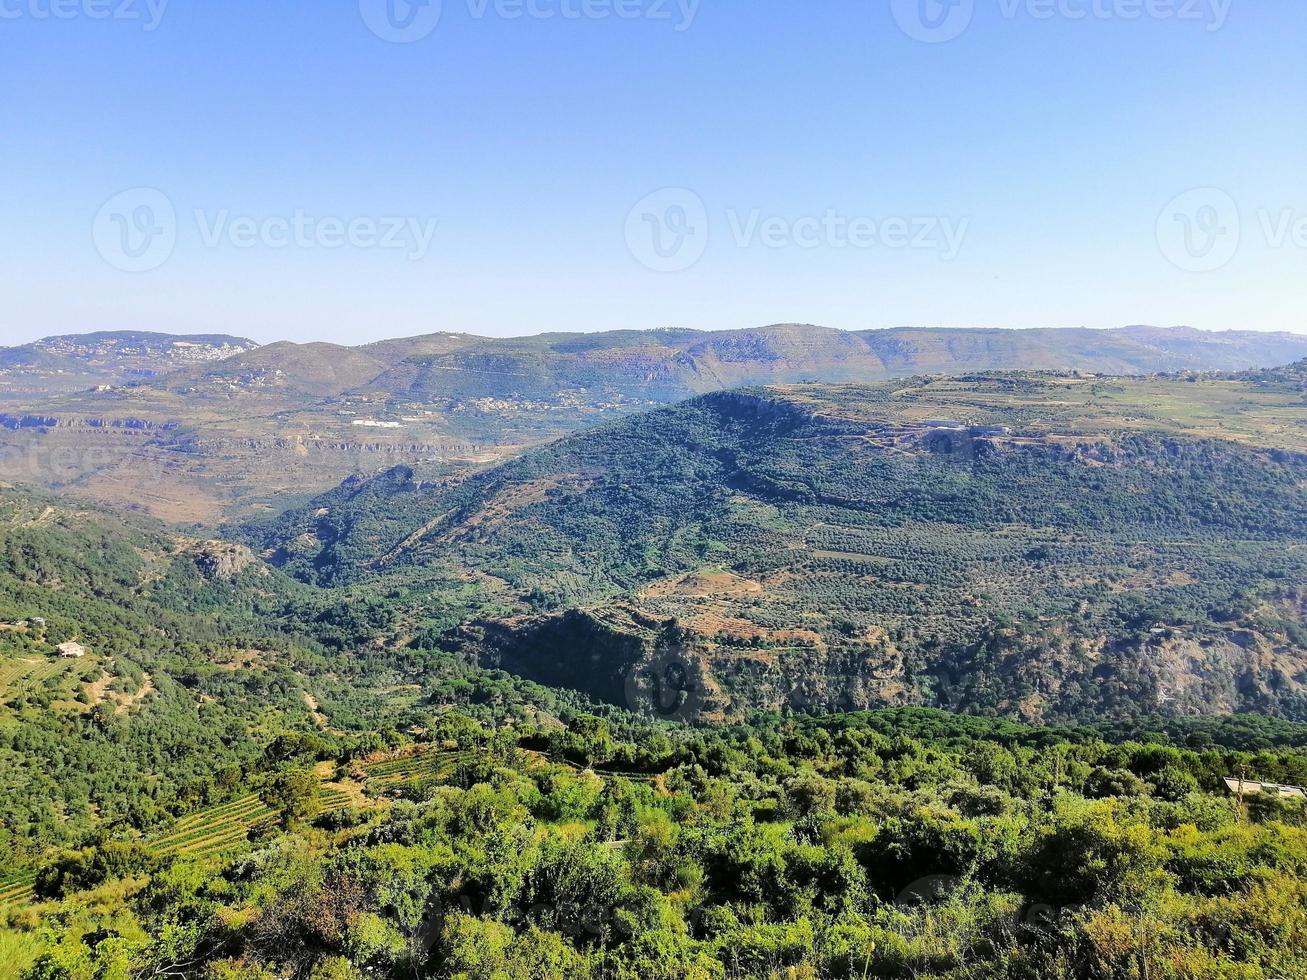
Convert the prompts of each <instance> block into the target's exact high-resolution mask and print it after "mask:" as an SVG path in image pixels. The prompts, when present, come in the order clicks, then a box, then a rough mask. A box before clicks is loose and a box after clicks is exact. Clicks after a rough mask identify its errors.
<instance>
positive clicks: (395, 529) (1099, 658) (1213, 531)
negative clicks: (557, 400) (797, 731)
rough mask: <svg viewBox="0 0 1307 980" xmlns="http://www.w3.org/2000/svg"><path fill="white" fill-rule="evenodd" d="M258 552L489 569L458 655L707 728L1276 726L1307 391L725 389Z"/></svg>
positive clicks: (317, 514)
mask: <svg viewBox="0 0 1307 980" xmlns="http://www.w3.org/2000/svg"><path fill="white" fill-rule="evenodd" d="M249 533H250V536H249V538H248V540H249V541H250V543H251V544H252V545H254V547H255V548H256V549H257V550H260V551H262V552H264V553H265V555H266V556H267V557H268V558H269V559H270V560H272V561H273V562H274V563H275V564H278V565H281V566H282V567H284V568H285V569H286V570H287V571H289V572H291V573H292V574H294V575H296V576H298V577H300V578H303V579H305V580H308V581H313V582H317V583H319V584H329V585H334V584H342V583H362V584H361V585H360V586H359V587H360V588H363V587H365V586H366V585H367V583H369V582H374V583H376V587H381V588H385V587H387V583H396V582H403V583H405V584H406V585H407V586H410V587H413V586H415V583H419V582H421V581H423V580H424V579H425V578H427V577H428V576H430V575H431V574H432V573H433V571H435V570H441V569H446V568H449V567H459V568H467V569H469V570H470V573H471V579H472V581H474V582H479V583H480V588H481V589H482V591H483V592H484V594H485V595H487V596H488V597H493V602H494V603H495V604H497V605H500V606H502V605H503V604H504V603H505V602H508V603H510V606H511V607H515V608H516V611H517V614H516V615H515V616H504V615H503V614H502V613H500V614H495V615H493V616H490V617H483V618H482V619H481V620H480V621H478V622H475V623H473V624H469V625H467V626H465V627H463V628H462V629H460V630H457V631H455V632H454V633H451V634H446V635H445V636H444V637H443V638H441V639H440V640H439V641H437V642H438V645H445V646H449V647H452V648H454V649H458V650H461V651H463V652H465V653H467V654H469V655H473V656H477V657H479V658H480V659H481V660H482V662H483V663H487V664H491V665H495V666H499V665H503V666H505V667H506V668H507V669H509V670H511V671H513V672H515V673H520V674H523V675H525V676H528V677H533V678H536V679H539V680H541V681H544V682H546V683H550V684H558V685H562V686H568V687H577V688H580V689H582V690H585V691H587V692H589V693H591V694H592V695H594V696H597V697H600V698H604V699H607V700H611V701H616V702H618V703H623V702H625V701H629V697H628V696H627V695H629V692H628V691H627V690H626V685H627V683H628V681H629V678H630V676H631V674H632V672H633V671H634V672H637V673H638V671H639V670H640V669H641V665H642V664H649V663H656V662H662V661H663V660H666V659H667V658H668V657H673V658H679V659H680V660H681V661H683V663H684V666H685V668H686V669H688V670H689V671H690V672H691V674H692V675H693V676H694V678H696V680H695V684H696V685H697V691H698V692H699V696H698V703H697V704H696V708H697V709H698V710H699V712H700V713H702V714H704V715H706V716H708V717H718V718H720V717H725V716H732V715H738V714H739V713H740V712H742V711H745V710H748V709H749V708H757V707H766V708H774V709H779V708H785V707H798V708H812V707H824V708H831V707H843V708H861V707H873V706H881V705H885V704H910V703H930V704H940V705H945V706H949V707H953V708H957V709H964V710H973V711H987V712H988V711H996V712H1001V713H1006V714H1012V715H1017V716H1022V717H1027V718H1035V719H1048V718H1076V717H1082V718H1083V717H1090V716H1103V715H1116V716H1121V715H1127V716H1128V715H1131V714H1136V713H1139V712H1144V713H1148V712H1151V711H1153V710H1158V709H1160V710H1163V711H1178V712H1181V713H1195V712H1197V713H1204V712H1213V711H1215V712H1226V711H1232V710H1244V709H1259V710H1267V711H1283V712H1287V713H1290V714H1293V715H1295V716H1301V715H1302V713H1303V711H1304V704H1305V703H1307V702H1304V699H1303V692H1304V689H1305V685H1307V642H1305V641H1307V632H1304V625H1305V624H1307V617H1305V612H1307V607H1305V606H1304V602H1305V600H1307V596H1305V595H1304V592H1303V591H1302V587H1301V583H1302V582H1303V581H1307V566H1304V556H1303V555H1302V552H1301V548H1300V547H1299V543H1300V542H1301V541H1302V540H1303V539H1304V537H1307V402H1304V401H1303V400H1302V398H1301V396H1300V394H1299V393H1298V392H1296V391H1294V390H1292V389H1291V388H1285V387H1283V386H1271V387H1267V386H1266V385H1258V384H1254V383H1247V382H1240V381H1232V380H1221V379H1206V380H1196V379H1179V378H1175V379H1166V378H1152V379H1105V378H1084V377H1077V376H1071V375H1066V376H1057V375H1031V374H1001V373H1000V374H986V375H975V376H969V377H963V378H957V379H939V378H936V379H915V380H908V381H904V382H893V383H885V384H881V385H871V386H825V385H801V386H795V387H790V388H770V389H759V390H750V391H743V392H731V393H723V394H716V395H708V396H704V397H702V398H699V399H696V400H693V401H690V402H688V403H685V404H683V405H680V406H676V407H674V408H670V409H664V410H659V411H656V412H652V413H649V414H647V415H643V416H638V417H635V418H632V419H627V420H624V421H622V422H618V423H614V424H612V425H609V426H605V427H603V428H601V429H598V430H594V431H591V432H587V433H583V434H581V435H578V436H574V437H570V438H568V439H564V440H562V441H560V442H558V443H555V444H553V445H551V446H548V447H545V448H543V449H541V450H537V451H534V452H532V453H529V454H527V455H526V456H524V457H522V458H521V459H518V460H515V461H513V462H511V463H508V464H506V465H504V466H502V467H499V468H497V469H495V470H492V471H490V472H488V473H485V474H481V475H478V476H476V477H473V478H472V479H470V480H467V481H463V482H454V483H424V482H421V481H418V480H416V479H414V475H413V474H412V472H411V471H409V470H406V469H402V468H401V469H397V470H394V471H392V472H390V473H387V474H385V475H383V476H381V477H378V478H375V479H373V480H369V481H351V482H349V483H347V484H345V485H343V486H342V487H340V488H338V489H337V490H336V491H333V492H332V493H331V494H328V495H326V496H324V497H323V498H321V499H319V500H317V501H314V502H313V503H312V504H311V505H309V506H308V507H307V508H305V509H303V510H299V511H294V512H291V513H290V514H288V515H286V516H285V517H283V518H282V519H281V520H280V521H279V522H277V523H276V524H274V525H273V526H272V527H271V528H255V529H251V531H250V532H249Z"/></svg>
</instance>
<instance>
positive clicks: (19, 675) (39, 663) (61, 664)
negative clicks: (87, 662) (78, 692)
mask: <svg viewBox="0 0 1307 980" xmlns="http://www.w3.org/2000/svg"><path fill="white" fill-rule="evenodd" d="M68 666H69V663H68V661H66V660H32V659H16V660H4V661H0V696H3V695H4V694H5V693H6V692H7V691H8V690H9V689H10V688H11V687H15V686H17V685H18V684H19V683H21V682H23V681H26V682H28V683H34V684H40V683H41V682H43V681H45V680H48V679H49V678H51V677H57V676H58V675H60V674H62V673H63V672H64V671H66V670H67V669H68Z"/></svg>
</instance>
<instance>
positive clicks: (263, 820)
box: [151, 786, 353, 855]
mask: <svg viewBox="0 0 1307 980" xmlns="http://www.w3.org/2000/svg"><path fill="white" fill-rule="evenodd" d="M319 799H320V800H321V802H322V809H323V810H324V811H326V810H336V809H340V808H342V807H346V806H349V805H351V803H353V798H352V797H351V796H350V794H349V793H348V792H347V791H346V790H344V789H342V788H340V787H336V786H323V787H322V792H321V795H320V797H319ZM273 816H274V814H273V811H272V810H270V809H269V808H268V807H267V806H265V805H264V803H263V801H262V800H260V799H259V798H258V796H256V795H253V794H251V795H250V796H243V797H241V798H240V799H239V800H233V801H232V802H230V803H224V804H223V805H222V806H217V807H213V808H211V809H208V810H200V811H198V812H197V813H192V814H190V815H189V816H187V817H183V818H182V819H181V820H179V821H178V822H177V825H176V826H175V827H173V828H172V830H171V831H170V832H169V833H168V834H167V835H166V836H164V837H161V838H158V839H157V840H155V841H153V842H151V843H152V846H153V847H154V848H155V849H156V850H158V851H159V852H160V853H161V854H192V855H206V854H219V853H221V852H223V851H228V850H231V849H232V848H235V847H240V846H241V845H242V844H244V843H245V842H246V840H247V839H248V837H249V833H250V831H251V830H255V829H257V828H260V827H264V826H266V825H268V824H269V823H271V822H272V820H273Z"/></svg>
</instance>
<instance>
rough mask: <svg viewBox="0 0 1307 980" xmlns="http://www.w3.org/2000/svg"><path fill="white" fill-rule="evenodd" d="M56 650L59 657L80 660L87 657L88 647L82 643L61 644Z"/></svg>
mask: <svg viewBox="0 0 1307 980" xmlns="http://www.w3.org/2000/svg"><path fill="white" fill-rule="evenodd" d="M56 649H57V650H58V652H59V656H61V657H67V658H68V659H70V660H80V659H81V658H82V657H85V656H86V647H84V646H82V645H81V644H80V643H60V644H59V646H58V647H57V648H56Z"/></svg>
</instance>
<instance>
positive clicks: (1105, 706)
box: [450, 603, 1307, 722]
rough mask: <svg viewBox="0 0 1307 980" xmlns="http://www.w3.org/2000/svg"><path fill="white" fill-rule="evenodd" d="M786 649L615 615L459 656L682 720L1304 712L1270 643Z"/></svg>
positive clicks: (617, 611) (997, 641) (1295, 657)
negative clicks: (947, 712)
mask: <svg viewBox="0 0 1307 980" xmlns="http://www.w3.org/2000/svg"><path fill="white" fill-rule="evenodd" d="M793 632H794V633H801V632H802V631H793ZM783 639H784V640H785V641H786V642H782V643H777V644H771V645H766V646H753V645H749V644H747V643H738V642H736V643H732V642H723V641H722V640H721V638H714V637H711V636H707V635H705V634H703V633H702V632H700V631H698V630H696V629H692V628H688V627H687V626H684V625H682V624H680V623H678V622H677V621H676V620H674V619H665V618H660V617H658V616H656V615H654V614H652V613H649V612H648V611H645V610H641V609H640V608H638V607H637V606H635V605H632V604H629V603H617V604H613V605H610V606H606V607H598V608H593V609H589V610H575V609H574V610H568V611H567V612H563V613H559V614H548V615H540V616H527V617H518V618H513V619H506V620H481V621H477V622H476V623H473V624H470V625H469V626H465V627H463V628H461V629H460V630H458V631H457V633H456V634H454V635H453V636H452V637H451V638H450V642H451V645H452V646H454V647H455V648H457V649H459V650H461V651H462V652H464V653H465V654H467V655H469V656H470V657H473V658H474V659H476V660H477V661H478V662H480V663H481V664H482V665H483V666H487V667H492V668H500V669H503V670H506V671H509V672H512V673H516V674H520V675H522V676H525V677H529V678H531V679H532V680H536V681H539V682H540V683H543V684H550V685H555V686H561V687H568V688H573V689H576V690H580V691H584V692H585V693H587V694H589V695H591V696H593V697H595V698H598V699H599V700H603V701H607V702H610V703H613V704H617V705H620V706H622V707H625V708H628V709H630V710H633V711H637V712H641V713H644V714H647V715H653V716H663V717H671V716H675V718H676V719H677V720H708V721H723V720H730V719H733V718H740V717H743V716H745V715H746V714H747V713H749V712H751V711H758V710H763V711H808V710H839V711H858V710H864V709H872V708H883V707H897V706H902V705H910V704H926V705H932V706H939V707H946V708H951V709H955V710H960V711H982V712H983V711H990V710H995V709H997V710H998V711H999V713H1002V714H1007V715H1010V716H1013V717H1018V718H1021V719H1022V720H1025V721H1029V722H1059V721H1068V720H1072V719H1075V718H1084V717H1087V716H1091V715H1093V714H1095V713H1101V714H1102V715H1103V716H1104V717H1108V716H1112V715H1119V714H1120V710H1121V706H1122V705H1129V706H1131V711H1132V712H1133V713H1138V714H1144V715H1146V714H1150V713H1166V714H1182V715H1210V714H1229V713H1232V712H1236V711H1249V710H1263V711H1267V710H1269V711H1272V712H1274V711H1276V710H1278V709H1282V708H1283V705H1284V704H1285V702H1286V699H1288V700H1290V701H1292V700H1293V699H1294V698H1295V697H1299V698H1303V699H1304V700H1307V649H1304V648H1303V647H1301V646H1297V645H1295V644H1294V643H1293V642H1292V641H1291V640H1289V639H1288V638H1287V637H1286V636H1284V635H1276V634H1275V633H1274V632H1271V631H1264V630H1250V629H1230V630H1228V631H1225V632H1221V631H1208V632H1206V633H1203V634H1197V633H1194V632H1191V631H1185V630H1172V629H1166V628H1159V629H1155V630H1153V631H1150V632H1149V633H1147V634H1146V635H1145V636H1144V637H1140V638H1138V639H1137V640H1135V641H1130V642H1122V641H1117V642H1109V641H1107V640H1106V639H1105V638H1101V637H1099V638H1086V637H1076V636H1072V635H1070V634H1069V633H1067V632H1066V631H1065V630H1064V629H1061V628H1054V627H1049V628H1047V629H1045V630H1044V631H1043V632H1041V633H1040V634H1039V635H1038V636H1034V635H1032V634H1022V633H1020V632H1019V631H1017V630H1004V631H995V632H992V633H990V634H988V635H987V636H985V637H984V638H982V639H981V640H980V641H978V642H977V643H976V644H975V645H974V646H972V647H969V648H967V649H960V650H953V651H940V652H939V653H938V659H933V660H929V661H928V660H925V659H923V658H921V657H920V655H917V656H915V657H905V656H904V655H902V654H901V653H900V652H899V651H898V650H896V649H895V648H894V647H893V645H892V644H879V645H875V646H868V645H865V644H864V645H860V646H858V647H856V648H847V649H840V648H838V647H837V648H835V649H831V648H830V647H828V646H827V645H826V644H825V643H824V642H820V641H816V640H812V639H809V638H807V637H804V636H802V635H797V636H785V637H784V638H783ZM996 697H997V700H996Z"/></svg>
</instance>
